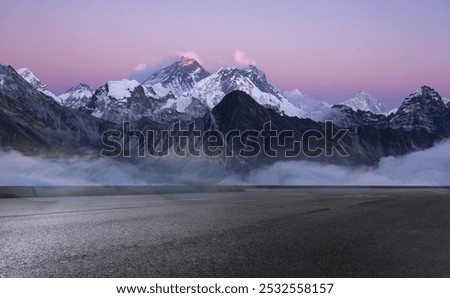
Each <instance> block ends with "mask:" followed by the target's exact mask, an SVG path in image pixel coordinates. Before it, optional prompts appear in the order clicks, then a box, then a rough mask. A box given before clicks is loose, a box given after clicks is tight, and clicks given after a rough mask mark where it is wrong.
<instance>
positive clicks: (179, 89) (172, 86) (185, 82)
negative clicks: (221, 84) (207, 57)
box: [143, 56, 210, 97]
mask: <svg viewBox="0 0 450 298" xmlns="http://www.w3.org/2000/svg"><path fill="white" fill-rule="evenodd" d="M209 75H210V73H209V72H208V71H206V70H205V69H204V68H203V67H202V66H201V65H200V64H199V63H198V62H197V61H196V60H195V59H193V58H189V57H185V56H182V57H180V58H179V59H178V60H177V61H175V62H174V63H173V64H171V65H169V66H167V67H165V68H163V69H161V70H158V71H157V72H155V73H154V74H152V75H151V76H150V77H149V78H148V79H147V80H145V81H144V82H143V85H144V86H150V87H152V88H153V89H154V90H155V92H156V93H157V94H158V95H159V96H160V97H163V96H166V95H167V94H169V93H172V94H173V95H175V96H179V95H181V94H183V93H185V92H187V91H189V90H191V89H192V87H193V86H194V84H195V83H197V82H199V81H201V80H202V79H204V78H206V77H208V76H209Z"/></svg>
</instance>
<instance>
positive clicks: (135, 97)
mask: <svg viewBox="0 0 450 298" xmlns="http://www.w3.org/2000/svg"><path fill="white" fill-rule="evenodd" d="M160 105H161V103H160V100H159V99H156V98H155V92H154V91H153V89H152V88H150V87H146V86H142V85H141V84H139V83H138V82H137V81H136V80H121V81H109V82H107V83H106V84H105V85H103V86H101V87H100V88H98V89H97V90H96V91H95V92H94V94H93V96H92V98H91V100H90V101H89V103H88V104H87V105H86V106H85V107H83V108H81V110H82V111H84V112H86V113H88V114H91V115H93V116H95V117H98V118H102V119H104V120H108V121H111V122H115V123H120V122H122V121H129V120H139V119H141V118H142V117H144V116H149V115H152V114H154V113H156V112H157V111H156V109H157V108H158V107H159V106H160Z"/></svg>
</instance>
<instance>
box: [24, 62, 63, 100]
mask: <svg viewBox="0 0 450 298" xmlns="http://www.w3.org/2000/svg"><path fill="white" fill-rule="evenodd" d="M17 73H18V74H19V75H20V76H21V77H22V78H23V79H24V80H25V81H27V82H28V83H30V84H31V85H32V86H33V87H34V88H36V89H37V90H38V91H40V92H42V93H44V94H45V95H47V96H49V97H51V98H53V99H54V100H55V101H56V102H57V103H59V104H61V99H60V98H59V97H58V96H56V95H55V94H53V92H51V91H50V90H48V89H47V85H45V84H44V83H42V82H41V80H39V79H38V78H37V77H36V76H35V75H34V74H33V73H32V72H31V70H29V69H28V68H25V67H24V68H21V69H19V70H18V71H17Z"/></svg>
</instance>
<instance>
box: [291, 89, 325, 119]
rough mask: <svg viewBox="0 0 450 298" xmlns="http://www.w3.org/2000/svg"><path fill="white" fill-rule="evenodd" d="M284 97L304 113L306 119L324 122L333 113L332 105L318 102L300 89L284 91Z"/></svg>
mask: <svg viewBox="0 0 450 298" xmlns="http://www.w3.org/2000/svg"><path fill="white" fill-rule="evenodd" d="M283 95H284V96H285V97H286V98H287V99H288V100H289V102H290V103H292V104H293V105H294V106H296V107H297V108H299V109H300V110H302V111H304V113H305V117H306V118H310V119H313V120H315V121H323V120H324V119H325V118H326V116H327V115H328V114H329V113H330V111H331V105H330V104H328V103H326V102H324V101H320V100H317V99H315V98H313V97H312V96H310V95H308V94H306V93H303V92H301V91H300V90H298V89H293V90H288V91H284V92H283Z"/></svg>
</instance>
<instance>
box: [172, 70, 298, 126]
mask: <svg viewBox="0 0 450 298" xmlns="http://www.w3.org/2000/svg"><path fill="white" fill-rule="evenodd" d="M235 90H239V91H243V92H245V93H247V94H248V95H250V96H251V97H252V98H253V99H254V100H255V101H256V102H257V103H258V104H260V105H262V106H264V107H268V108H271V109H273V110H275V111H276V112H278V113H280V114H285V115H288V116H298V117H303V116H304V115H303V113H302V111H301V110H300V109H298V108H297V107H295V106H294V105H293V104H291V103H290V102H289V101H288V100H287V98H286V97H284V96H283V95H282V94H281V93H280V92H279V91H278V90H277V89H275V87H273V86H272V85H271V84H269V83H268V82H267V79H266V75H265V74H264V72H263V71H261V70H260V69H258V68H257V67H256V66H253V65H250V66H249V67H246V68H237V67H227V68H221V69H219V70H218V71H217V72H215V73H213V74H212V75H210V76H209V77H207V78H205V79H203V80H201V81H200V82H198V83H197V84H195V85H194V87H193V88H192V89H191V91H189V92H188V93H186V94H184V95H183V96H181V97H179V98H178V99H177V100H173V101H172V102H169V103H168V105H170V104H174V105H176V109H177V111H179V112H184V111H185V109H186V108H187V107H188V106H190V105H191V103H192V102H193V101H194V99H195V100H198V101H199V102H200V103H201V104H202V105H204V106H206V107H208V108H209V109H212V108H214V107H215V106H216V105H217V104H218V103H219V102H220V101H221V100H222V98H223V97H224V96H225V95H226V94H228V93H230V92H231V91H235Z"/></svg>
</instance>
